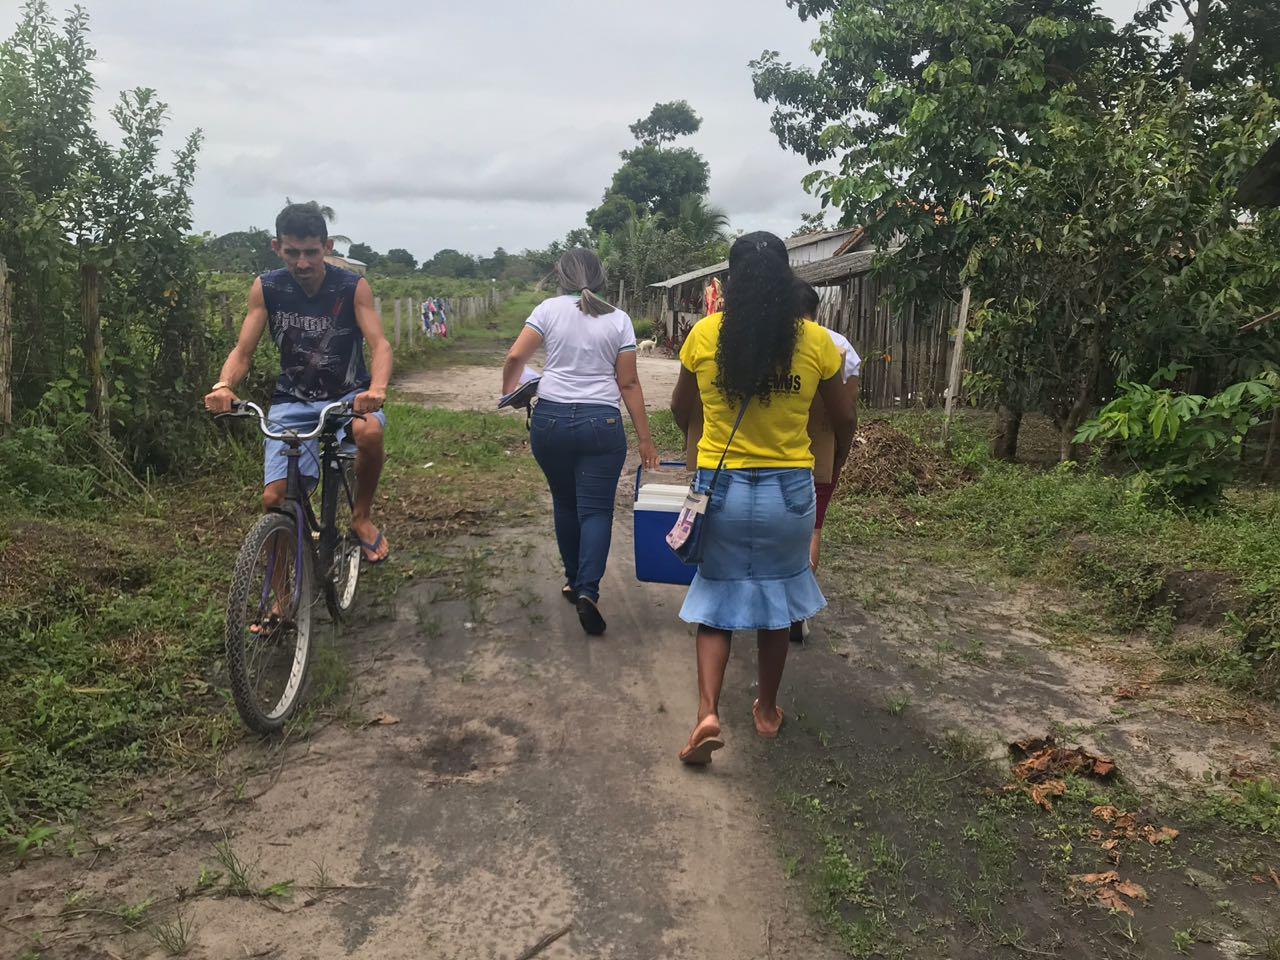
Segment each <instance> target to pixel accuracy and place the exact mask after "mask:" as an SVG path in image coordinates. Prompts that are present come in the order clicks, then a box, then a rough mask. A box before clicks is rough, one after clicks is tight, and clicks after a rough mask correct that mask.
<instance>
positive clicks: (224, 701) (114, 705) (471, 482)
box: [0, 402, 538, 855]
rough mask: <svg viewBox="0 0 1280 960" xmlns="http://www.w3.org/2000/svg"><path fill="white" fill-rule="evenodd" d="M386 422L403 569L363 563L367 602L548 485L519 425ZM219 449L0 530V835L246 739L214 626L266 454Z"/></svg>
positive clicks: (241, 446)
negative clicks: (130, 492) (111, 496)
mask: <svg viewBox="0 0 1280 960" xmlns="http://www.w3.org/2000/svg"><path fill="white" fill-rule="evenodd" d="M388 419H389V427H388V432H387V457H388V462H387V468H386V470H385V472H384V474H383V481H382V485H381V487H380V491H379V497H380V502H379V504H378V515H379V517H380V518H381V519H383V520H385V521H386V523H387V526H388V540H389V541H391V542H392V546H393V550H394V551H396V563H395V564H394V565H393V566H392V567H391V568H389V569H390V570H391V571H393V575H392V576H388V575H386V574H383V573H381V572H380V571H379V572H375V571H372V570H370V571H366V576H365V577H364V578H362V583H361V593H362V596H363V597H364V600H363V603H364V604H365V605H366V606H368V605H370V604H372V603H374V602H376V598H377V597H378V595H379V592H380V590H381V588H382V587H383V586H384V585H386V584H391V585H392V586H394V585H396V584H399V583H401V582H403V578H404V577H407V576H411V575H413V574H415V573H416V572H417V571H418V570H419V569H420V568H422V569H429V568H430V567H431V564H432V562H433V561H432V558H431V553H432V552H434V550H433V547H432V543H433V542H438V541H439V539H440V538H442V537H450V536H453V535H456V534H458V533H460V532H463V531H465V530H468V529H475V528H477V527H480V526H487V525H489V524H494V523H501V522H503V521H504V520H509V519H512V518H515V517H518V516H519V513H520V511H521V510H523V509H525V508H526V507H527V505H528V504H530V503H531V502H532V498H533V496H534V491H536V490H537V489H538V484H537V480H538V475H537V468H536V466H535V465H534V464H533V463H532V461H531V459H530V458H529V457H527V456H524V455H523V450H524V446H525V444H526V443H527V435H526V434H525V431H524V425H523V423H520V422H519V421H516V420H514V419H512V418H506V417H499V416H497V415H491V414H480V413H469V412H446V411H436V410H423V409H421V408H419V407H417V406H414V405H407V404H400V403H395V402H393V403H391V404H390V405H389V407H388ZM215 453H216V455H215V456H211V457H210V461H209V462H210V466H209V468H208V470H207V472H206V473H205V474H204V475H203V476H200V477H198V478H195V479H192V480H190V481H187V482H176V481H170V482H165V483H157V484H154V485H152V487H151V489H150V491H149V493H148V495H147V496H146V497H138V498H136V499H134V500H130V501H123V502H111V503H98V504H88V505H86V506H84V507H83V508H82V510H81V511H80V512H78V513H76V514H74V515H72V514H68V513H64V514H58V513H51V512H39V511H37V510H35V509H32V508H30V507H24V505H22V504H19V505H18V507H17V509H15V510H11V511H8V512H6V515H5V517H4V518H3V520H0V636H3V637H4V638H5V642H4V643H0V835H8V836H11V837H14V838H24V837H28V836H32V833H31V831H32V830H33V828H37V827H38V826H39V825H40V824H41V823H45V822H49V821H56V820H59V819H62V818H66V817H69V816H72V815H74V813H75V812H76V811H77V810H80V809H82V808H84V807H86V806H87V805H88V804H89V803H90V800H91V798H92V796H94V795H95V794H96V793H97V792H98V791H99V790H100V788H102V787H104V786H107V785H110V784H111V783H113V782H118V781H120V780H121V778H125V777H128V776H130V775H133V774H137V773H140V772H142V771H144V770H146V769H148V768H151V767H153V766H155V765H157V764H160V763H163V762H166V761H173V760H181V761H183V762H187V763H199V762H202V761H207V760H210V759H212V758H213V757H214V756H215V755H216V754H217V753H218V752H219V751H221V750H224V749H226V747H227V746H228V744H230V743H231V742H233V741H234V740H236V739H237V738H239V737H240V736H241V726H240V723H239V720H238V718H237V717H236V716H235V713H234V710H233V709H232V708H231V707H230V706H229V699H228V693H227V691H226V690H225V684H226V674H225V667H224V665H223V662H222V626H223V617H224V605H225V602H226V590H227V585H228V581H229V579H230V572H231V568H232V564H233V562H234V557H235V554H236V551H237V550H238V548H239V543H240V539H241V537H242V536H243V534H244V533H245V532H246V531H247V530H248V528H249V526H250V525H251V524H252V523H253V521H254V519H255V517H256V514H257V511H258V502H259V501H258V497H259V491H260V486H259V484H260V480H259V477H260V470H261V460H260V457H261V454H260V451H259V448H258V447H257V445H256V444H253V443H249V442H245V443H235V442H231V441H227V442H225V443H223V444H221V445H219V447H218V448H217V450H216V451H215ZM428 463H432V464H433V466H431V467H430V468H428V467H426V464H428ZM392 581H394V584H392ZM321 649H322V648H321ZM318 656H321V657H322V662H321V663H320V666H321V667H322V668H323V669H320V670H318V671H317V673H316V679H317V683H318V686H314V687H313V689H312V693H313V696H314V697H319V698H320V700H317V701H316V702H317V703H320V702H322V701H334V700H341V699H343V691H344V690H345V689H346V685H347V682H348V678H347V674H346V671H345V669H344V665H343V664H342V663H341V662H332V661H334V660H335V658H336V660H338V661H340V659H341V658H340V655H339V654H337V652H336V651H332V650H331V651H329V653H328V654H318ZM23 852H24V854H26V855H30V853H31V852H32V845H31V844H27V845H26V849H24V851H23Z"/></svg>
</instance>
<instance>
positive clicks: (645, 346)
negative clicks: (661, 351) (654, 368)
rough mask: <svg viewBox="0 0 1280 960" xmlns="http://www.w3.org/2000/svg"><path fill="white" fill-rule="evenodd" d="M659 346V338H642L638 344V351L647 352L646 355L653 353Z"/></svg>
mask: <svg viewBox="0 0 1280 960" xmlns="http://www.w3.org/2000/svg"><path fill="white" fill-rule="evenodd" d="M657 346H658V341H657V340H641V341H640V342H639V343H637V344H636V353H640V354H645V355H647V354H651V353H653V351H654V349H655V348H656V347H657Z"/></svg>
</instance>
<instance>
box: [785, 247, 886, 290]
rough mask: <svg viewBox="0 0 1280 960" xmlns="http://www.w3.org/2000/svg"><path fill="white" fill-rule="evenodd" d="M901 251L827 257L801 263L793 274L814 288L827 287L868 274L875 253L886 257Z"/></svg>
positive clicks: (862, 251) (864, 251)
mask: <svg viewBox="0 0 1280 960" xmlns="http://www.w3.org/2000/svg"><path fill="white" fill-rule="evenodd" d="M901 249H902V248H901V247H891V248H889V249H888V250H885V251H879V250H859V251H857V252H856V253H846V254H845V255H844V256H842V257H828V258H827V259H826V260H815V261H814V262H813V263H802V264H801V265H800V266H798V267H796V268H795V274H796V276H797V277H799V278H800V279H801V280H805V281H807V282H808V283H811V284H813V285H814V286H815V287H820V286H823V285H824V284H828V285H829V284H831V283H833V282H836V281H840V280H845V279H847V278H849V277H856V276H860V275H861V274H864V273H870V272H871V267H872V265H873V263H874V261H875V258H876V254H877V253H880V252H883V253H884V254H885V255H886V256H892V255H893V254H895V253H897V252H898V251H899V250H901Z"/></svg>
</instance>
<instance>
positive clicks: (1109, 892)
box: [1093, 887, 1133, 917]
mask: <svg viewBox="0 0 1280 960" xmlns="http://www.w3.org/2000/svg"><path fill="white" fill-rule="evenodd" d="M1093 899H1095V900H1096V901H1098V903H1100V904H1102V906H1104V907H1106V908H1107V909H1108V910H1114V911H1116V912H1118V913H1127V914H1128V915H1129V916H1131V917H1132V916H1133V907H1131V906H1129V904H1127V903H1125V902H1124V897H1122V896H1120V894H1119V893H1117V892H1116V890H1115V888H1113V887H1102V888H1101V889H1099V890H1097V891H1096V892H1095V893H1094V895H1093Z"/></svg>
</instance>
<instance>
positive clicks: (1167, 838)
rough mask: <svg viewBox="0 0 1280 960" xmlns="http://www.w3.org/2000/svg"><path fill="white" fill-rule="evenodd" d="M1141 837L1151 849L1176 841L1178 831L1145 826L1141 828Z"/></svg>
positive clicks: (1171, 828) (1169, 828)
mask: <svg viewBox="0 0 1280 960" xmlns="http://www.w3.org/2000/svg"><path fill="white" fill-rule="evenodd" d="M1142 836H1143V837H1144V838H1146V841H1147V843H1149V844H1151V845H1152V846H1153V847H1154V846H1155V845H1156V844H1160V843H1172V842H1173V841H1174V840H1177V839H1178V831H1177V830H1175V829H1173V827H1153V826H1151V824H1147V825H1146V826H1144V827H1143V828H1142Z"/></svg>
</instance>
